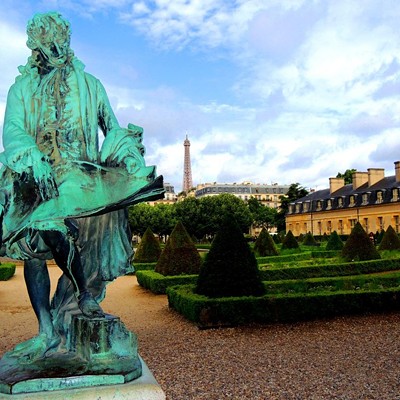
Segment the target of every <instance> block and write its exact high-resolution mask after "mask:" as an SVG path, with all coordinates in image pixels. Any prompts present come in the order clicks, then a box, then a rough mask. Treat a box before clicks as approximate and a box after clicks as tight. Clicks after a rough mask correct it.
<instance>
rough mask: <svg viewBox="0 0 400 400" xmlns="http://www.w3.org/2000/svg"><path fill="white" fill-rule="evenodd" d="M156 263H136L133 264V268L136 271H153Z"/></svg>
mask: <svg viewBox="0 0 400 400" xmlns="http://www.w3.org/2000/svg"><path fill="white" fill-rule="evenodd" d="M156 264H157V262H149V263H138V262H133V268H134V270H135V272H136V271H154V268H155V267H156Z"/></svg>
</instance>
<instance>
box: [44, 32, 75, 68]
mask: <svg viewBox="0 0 400 400" xmlns="http://www.w3.org/2000/svg"><path fill="white" fill-rule="evenodd" d="M69 45H70V38H69V34H68V32H67V31H66V30H65V29H62V28H61V27H60V26H58V25H53V26H52V29H51V30H50V31H49V32H47V33H46V34H45V35H43V36H42V37H41V39H40V44H39V50H40V52H41V53H42V55H43V58H44V60H45V62H47V64H49V65H52V66H58V65H63V64H65V63H66V61H67V57H68V50H69Z"/></svg>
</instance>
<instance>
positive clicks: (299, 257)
mask: <svg viewBox="0 0 400 400" xmlns="http://www.w3.org/2000/svg"><path fill="white" fill-rule="evenodd" d="M311 258H312V253H311V251H307V252H304V253H295V254H288V255H281V256H267V257H257V262H258V265H260V264H267V263H268V264H269V263H284V262H291V261H303V260H310V259H311Z"/></svg>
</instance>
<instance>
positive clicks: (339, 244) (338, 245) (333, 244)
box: [326, 231, 344, 250]
mask: <svg viewBox="0 0 400 400" xmlns="http://www.w3.org/2000/svg"><path fill="white" fill-rule="evenodd" d="M343 246H344V244H343V241H342V239H340V236H339V235H338V234H337V232H336V231H333V232H332V233H331V234H330V235H329V239H328V243H327V244H326V250H342V249H343Z"/></svg>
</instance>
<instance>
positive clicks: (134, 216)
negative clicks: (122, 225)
mask: <svg viewBox="0 0 400 400" xmlns="http://www.w3.org/2000/svg"><path fill="white" fill-rule="evenodd" d="M128 213H129V214H128V218H129V225H130V227H131V230H132V233H133V234H134V235H140V236H143V234H144V232H145V231H146V229H147V228H148V227H150V228H152V216H153V207H152V206H150V205H149V204H147V203H140V204H136V205H134V206H131V207H129V209H128ZM152 230H153V229H152ZM153 231H154V230H153Z"/></svg>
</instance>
